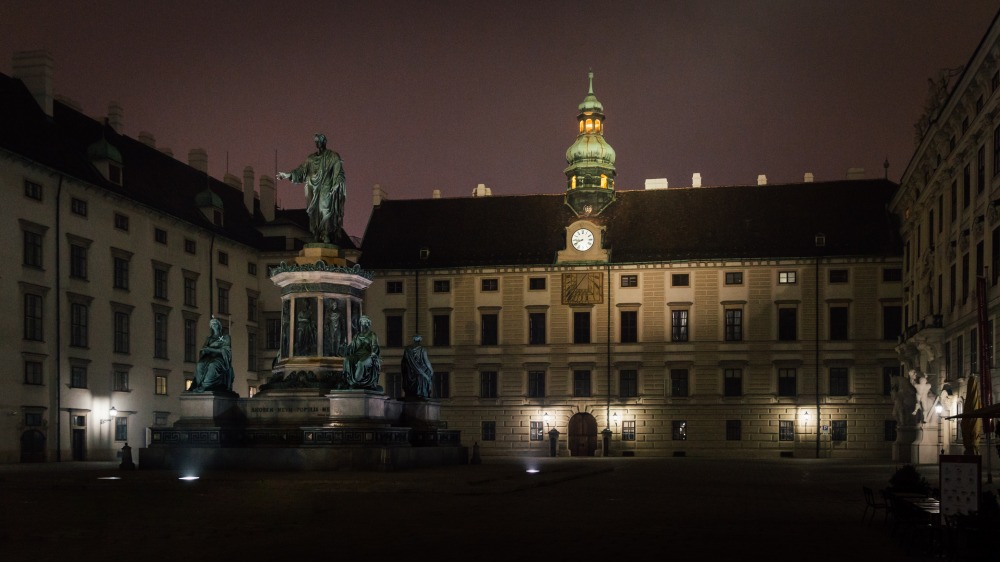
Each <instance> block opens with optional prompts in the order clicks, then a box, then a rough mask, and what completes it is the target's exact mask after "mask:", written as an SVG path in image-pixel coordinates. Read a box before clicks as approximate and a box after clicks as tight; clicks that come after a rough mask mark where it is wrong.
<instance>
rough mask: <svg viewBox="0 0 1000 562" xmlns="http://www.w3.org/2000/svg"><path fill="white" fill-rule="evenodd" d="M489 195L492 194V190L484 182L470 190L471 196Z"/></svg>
mask: <svg viewBox="0 0 1000 562" xmlns="http://www.w3.org/2000/svg"><path fill="white" fill-rule="evenodd" d="M490 195H493V191H492V190H490V188H488V187H486V184H485V183H481V184H479V185H477V186H476V188H475V189H473V190H472V196H473V197H489V196H490Z"/></svg>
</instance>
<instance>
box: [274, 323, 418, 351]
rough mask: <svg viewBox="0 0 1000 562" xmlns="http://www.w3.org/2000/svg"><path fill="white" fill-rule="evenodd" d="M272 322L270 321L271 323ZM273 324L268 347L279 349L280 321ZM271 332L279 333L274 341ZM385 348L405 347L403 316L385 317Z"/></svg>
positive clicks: (275, 335)
mask: <svg viewBox="0 0 1000 562" xmlns="http://www.w3.org/2000/svg"><path fill="white" fill-rule="evenodd" d="M271 321H272V320H268V322H271ZM273 322H274V323H275V326H274V327H273V328H271V327H268V336H267V337H268V345H269V346H270V345H271V344H272V343H273V344H274V347H270V348H269V349H278V341H279V340H278V337H279V334H280V331H281V326H280V321H279V320H278V319H274V320H273ZM271 330H275V331H277V332H278V333H277V334H274V335H273V337H274V340H271V337H272V334H271ZM385 346H386V347H403V316H402V315H399V314H391V315H387V316H386V317H385Z"/></svg>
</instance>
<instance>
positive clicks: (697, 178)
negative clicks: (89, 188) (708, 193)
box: [691, 172, 701, 187]
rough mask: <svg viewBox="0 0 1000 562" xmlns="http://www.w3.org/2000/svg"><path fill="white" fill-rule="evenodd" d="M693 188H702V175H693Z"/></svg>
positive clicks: (696, 173)
mask: <svg viewBox="0 0 1000 562" xmlns="http://www.w3.org/2000/svg"><path fill="white" fill-rule="evenodd" d="M691 187H701V174H700V173H698V172H695V173H693V174H691Z"/></svg>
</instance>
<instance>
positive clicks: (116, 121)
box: [108, 101, 125, 135]
mask: <svg viewBox="0 0 1000 562" xmlns="http://www.w3.org/2000/svg"><path fill="white" fill-rule="evenodd" d="M108 125H111V128H112V129H114V130H115V132H116V133H118V134H119V135H120V134H122V130H123V129H124V128H125V110H124V109H122V106H121V104H119V103H118V102H116V101H113V102H111V103H109V104H108Z"/></svg>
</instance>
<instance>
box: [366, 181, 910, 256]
mask: <svg viewBox="0 0 1000 562" xmlns="http://www.w3.org/2000/svg"><path fill="white" fill-rule="evenodd" d="M897 187H898V186H897V185H896V184H894V183H892V182H889V181H887V180H845V181H834V182H818V183H800V184H784V185H765V186H756V185H752V186H727V187H700V188H669V189H657V190H646V191H622V192H618V194H617V200H616V201H615V202H614V203H612V204H611V206H609V207H608V208H607V209H606V210H605V211H604V212H603V213H602V214H601V215H600V216H598V217H595V218H594V219H593V220H594V222H595V223H598V224H604V225H606V227H607V235H606V245H607V246H608V247H609V248H610V249H611V252H610V254H611V262H612V263H648V262H663V261H685V260H717V259H750V258H794V257H812V256H817V255H824V256H899V255H901V254H902V242H901V240H900V236H899V231H898V225H897V221H896V220H895V219H894V217H893V216H892V214H891V213H890V212H889V211H888V210H887V204H888V202H889V200H890V198H891V197H892V195H893V193H894V192H895V190H896V188H897ZM574 220H576V217H575V215H574V214H573V212H572V211H571V210H570V209H569V207H567V206H566V205H565V204H564V203H563V195H562V194H558V195H521V196H494V197H474V198H455V199H420V200H398V201H394V200H383V201H382V203H381V204H380V205H379V206H377V207H375V208H374V209H373V211H372V215H371V218H370V219H369V222H368V227H367V229H366V231H365V237H364V240H363V243H362V255H361V264H362V266H363V267H365V268H368V269H390V268H400V269H412V268H423V267H428V268H430V267H461V266H489V265H496V266H517V265H522V266H527V265H551V264H554V263H555V262H556V252H558V251H559V250H562V249H564V247H565V242H566V228H567V227H568V226H569V225H570V223H572V222H573V221H574ZM818 233H822V234H824V235H825V237H826V245H825V247H823V248H817V247H816V244H815V238H816V234H818ZM423 247H426V248H427V249H428V250H429V255H428V258H427V259H426V260H425V261H422V260H421V259H420V257H419V256H420V249H421V248H423Z"/></svg>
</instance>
